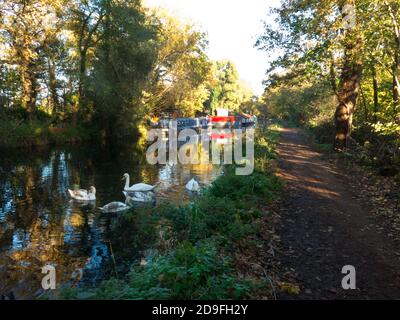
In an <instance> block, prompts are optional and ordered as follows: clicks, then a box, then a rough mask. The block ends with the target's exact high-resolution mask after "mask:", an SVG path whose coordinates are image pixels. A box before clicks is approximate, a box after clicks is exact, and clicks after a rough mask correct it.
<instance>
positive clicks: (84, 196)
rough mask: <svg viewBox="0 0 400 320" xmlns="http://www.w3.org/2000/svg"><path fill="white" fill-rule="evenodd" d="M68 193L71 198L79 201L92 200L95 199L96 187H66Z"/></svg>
mask: <svg viewBox="0 0 400 320" xmlns="http://www.w3.org/2000/svg"><path fill="white" fill-rule="evenodd" d="M68 192H69V195H70V196H71V198H72V199H75V200H79V201H93V200H96V188H95V187H90V189H89V191H88V190H84V189H79V190H71V189H68Z"/></svg>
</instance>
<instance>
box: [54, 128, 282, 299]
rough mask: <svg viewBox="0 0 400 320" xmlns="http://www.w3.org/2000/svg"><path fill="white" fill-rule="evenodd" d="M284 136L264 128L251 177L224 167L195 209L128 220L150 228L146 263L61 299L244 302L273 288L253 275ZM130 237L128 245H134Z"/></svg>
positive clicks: (160, 209)
mask: <svg viewBox="0 0 400 320" xmlns="http://www.w3.org/2000/svg"><path fill="white" fill-rule="evenodd" d="M278 136H279V134H278V133H277V131H276V130H274V128H271V127H270V128H268V129H263V130H262V131H260V130H259V132H258V133H257V135H256V146H255V162H256V170H255V171H254V173H253V174H252V175H249V176H237V175H235V170H234V168H233V167H226V170H225V173H224V174H223V175H222V176H221V177H219V178H218V179H216V181H214V183H213V184H212V185H211V186H210V187H208V188H207V189H206V190H204V191H203V193H202V194H201V195H200V196H199V197H197V198H196V199H195V200H194V201H193V202H191V203H190V204H187V205H184V206H181V207H177V206H174V205H172V204H168V203H164V204H160V205H159V206H157V207H156V208H142V209H141V210H135V211H132V212H128V213H126V214H125V215H122V216H121V217H120V218H119V219H121V220H120V222H119V223H118V225H119V226H121V225H123V226H124V228H123V229H124V230H129V229H130V227H131V226H130V225H131V224H133V223H137V221H140V223H141V225H142V226H141V227H138V226H137V225H136V226H135V227H134V226H133V225H132V228H140V229H145V230H146V231H145V234H146V239H145V240H144V239H143V240H142V239H141V241H144V242H146V241H147V242H148V243H149V247H151V248H152V249H153V251H152V254H150V255H147V256H146V258H145V262H144V263H143V259H142V263H139V259H137V258H136V259H133V257H131V260H132V261H130V262H129V263H128V265H130V267H129V269H130V271H129V272H128V273H126V274H125V276H122V277H121V276H120V277H119V278H118V279H117V278H113V279H110V280H107V281H104V282H103V283H102V284H101V285H100V286H99V287H97V288H92V289H88V288H85V289H82V288H80V289H76V288H64V289H62V290H61V293H59V294H60V295H59V296H58V298H63V299H245V298H252V297H255V296H257V295H258V292H260V291H261V292H265V291H266V290H269V289H270V288H271V282H270V279H269V278H268V276H267V275H265V274H264V273H261V274H253V273H249V272H247V270H248V269H249V268H250V267H249V266H250V265H254V264H255V259H257V258H256V256H257V255H258V256H259V253H260V251H263V250H264V249H265V248H264V247H263V241H264V240H263V235H262V227H261V224H260V221H261V220H262V219H264V218H267V219H268V215H269V210H268V206H269V205H270V204H271V203H272V202H273V201H274V200H275V199H276V198H277V196H278V194H279V192H280V191H281V183H280V181H279V180H278V178H277V177H276V176H275V175H274V174H273V172H272V171H271V161H273V159H274V157H275V143H276V141H277V138H278ZM138 217H140V218H138ZM130 230H133V229H130ZM129 237H132V236H129V235H127V237H126V238H124V246H125V247H129V246H130V245H131V246H132V244H130V242H129ZM135 237H136V238H137V237H140V235H139V234H135ZM116 258H117V260H118V259H119V257H116ZM125 260H129V255H128V256H127V257H126V259H125ZM243 270H244V271H243ZM266 288H268V289H266Z"/></svg>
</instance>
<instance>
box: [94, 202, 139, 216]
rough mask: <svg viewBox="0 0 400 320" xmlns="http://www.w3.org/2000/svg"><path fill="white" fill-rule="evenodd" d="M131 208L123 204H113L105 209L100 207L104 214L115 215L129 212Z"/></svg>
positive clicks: (107, 205)
mask: <svg viewBox="0 0 400 320" xmlns="http://www.w3.org/2000/svg"><path fill="white" fill-rule="evenodd" d="M130 208H131V207H130V206H128V205H127V204H125V203H123V202H111V203H109V204H106V205H105V206H103V207H99V209H100V210H101V211H102V212H105V213H114V212H121V211H126V210H129V209H130Z"/></svg>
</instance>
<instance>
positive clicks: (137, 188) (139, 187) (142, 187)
mask: <svg viewBox="0 0 400 320" xmlns="http://www.w3.org/2000/svg"><path fill="white" fill-rule="evenodd" d="M122 180H125V187H124V191H132V192H149V191H153V190H154V189H155V188H156V187H157V186H158V184H156V185H155V186H151V185H149V184H146V183H137V184H134V185H133V186H129V180H130V177H129V174H127V173H125V174H124V175H123V177H122Z"/></svg>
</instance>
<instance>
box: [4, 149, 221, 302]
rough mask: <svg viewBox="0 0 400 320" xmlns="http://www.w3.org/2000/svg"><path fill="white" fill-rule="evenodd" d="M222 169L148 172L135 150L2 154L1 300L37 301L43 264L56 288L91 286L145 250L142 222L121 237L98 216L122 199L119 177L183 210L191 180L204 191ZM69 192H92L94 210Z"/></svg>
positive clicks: (107, 218) (111, 220) (112, 220)
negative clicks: (92, 189) (92, 188)
mask: <svg viewBox="0 0 400 320" xmlns="http://www.w3.org/2000/svg"><path fill="white" fill-rule="evenodd" d="M221 170H222V169H221V167H219V166H213V165H197V166H193V165H188V166H181V165H175V166H169V165H159V166H152V165H149V164H147V162H146V160H145V156H144V154H143V152H142V151H141V150H140V149H139V148H138V147H135V146H132V147H126V146H125V147H123V148H118V147H114V148H110V147H93V146H86V147H85V146H81V147H76V146H74V147H65V148H52V149H51V148H50V149H44V150H37V151H26V150H22V151H21V150H19V151H4V150H2V151H1V158H0V295H3V296H11V297H12V296H14V297H15V298H17V299H27V298H34V297H37V296H39V295H40V294H41V293H42V292H43V291H42V289H41V281H42V278H43V276H44V274H42V273H41V271H42V267H43V266H45V265H52V266H54V267H55V269H56V271H57V273H56V274H57V284H58V285H60V284H62V283H63V282H68V283H70V282H71V281H74V279H80V281H79V285H80V284H84V285H89V286H92V285H96V284H98V283H99V282H100V281H101V280H103V279H106V278H108V277H110V276H113V275H114V273H116V272H117V271H116V270H117V269H116V266H115V260H117V262H118V259H119V258H120V257H121V256H123V255H125V256H128V257H130V258H137V259H140V257H141V256H143V250H144V249H148V248H145V246H144V243H145V242H146V241H145V239H146V234H145V228H143V225H141V221H134V222H133V223H131V224H130V225H129V228H130V229H129V230H127V227H125V226H124V224H121V225H117V226H115V224H116V223H117V224H118V216H117V217H116V215H115V214H114V215H112V214H111V215H110V214H102V213H100V212H99V210H98V209H97V207H99V206H102V205H104V204H107V203H109V202H112V201H124V200H125V198H124V195H123V194H122V190H123V187H124V182H123V181H121V177H122V175H123V174H124V173H129V174H130V176H131V183H130V184H131V185H132V184H134V183H138V182H144V183H148V184H155V183H158V182H160V185H159V187H158V188H157V191H156V194H157V201H163V200H168V201H172V202H175V203H177V204H182V203H184V202H186V201H188V200H189V199H190V195H189V194H188V193H187V192H186V190H185V184H186V183H187V182H188V181H189V180H190V179H191V178H193V177H194V178H196V180H197V181H199V182H200V183H201V184H203V185H208V184H210V183H211V182H212V181H213V180H214V179H215V178H216V177H217V176H218V175H219V174H220V171H221ZM74 186H79V187H82V188H89V187H90V186H95V187H96V189H97V194H96V196H97V200H96V203H95V204H93V205H81V204H79V203H76V202H73V201H71V199H70V198H69V195H68V192H67V189H68V188H73V187H74ZM116 230H117V231H116ZM126 237H130V239H129V240H130V246H129V248H126V246H125V243H126ZM111 253H112V254H111ZM119 256H120V257H119ZM11 292H12V294H10V293H11Z"/></svg>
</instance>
